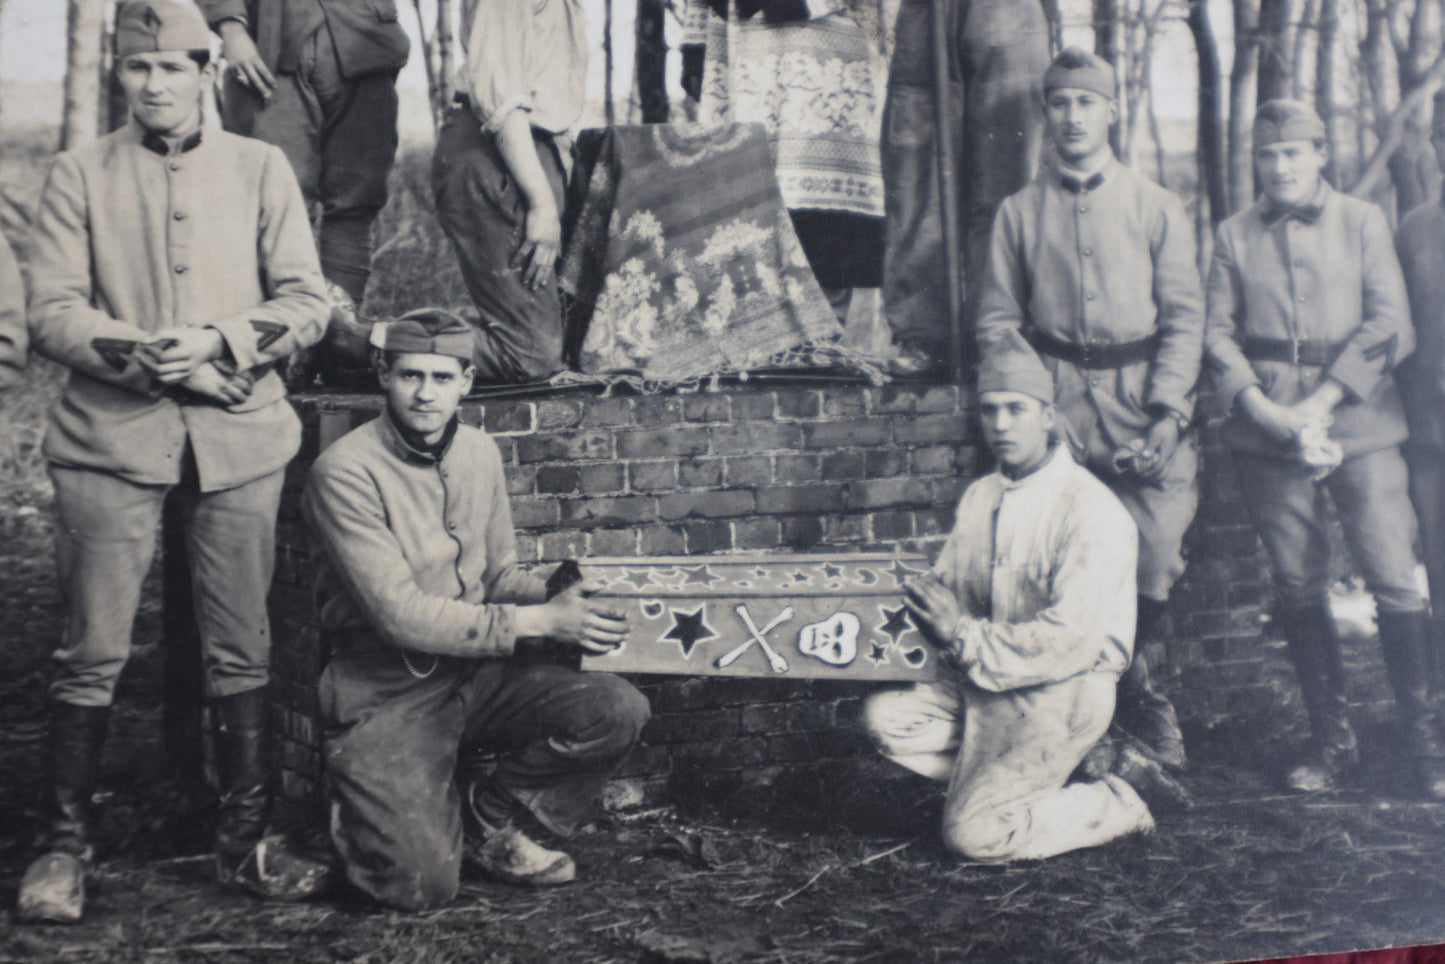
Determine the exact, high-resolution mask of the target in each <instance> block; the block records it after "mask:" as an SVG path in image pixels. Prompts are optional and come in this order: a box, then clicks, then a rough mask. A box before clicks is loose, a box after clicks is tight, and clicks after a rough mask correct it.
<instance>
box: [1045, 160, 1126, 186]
mask: <svg viewBox="0 0 1445 964" xmlns="http://www.w3.org/2000/svg"><path fill="white" fill-rule="evenodd" d="M1113 167H1114V159H1113V158H1112V157H1110V158H1106V159H1105V160H1104V165H1103V166H1102V167H1100V168H1099V169H1098V170H1097V171H1095V172H1094V173H1093V174H1090V175H1088V176H1087V177H1080V176H1079V174H1077V173H1074V172H1071V171H1065V170H1063V169H1062V168H1055V171H1056V172H1057V173H1058V176H1059V186H1060V187H1062V188H1063V189H1064V190H1065V191H1068V192H1069V193H1070V194H1086V193H1088V192H1089V191H1097V190H1098V189H1099V188H1100V187H1101V186H1103V183H1104V181H1106V180H1107V179H1108V177H1109V173H1110V172H1111V171H1112V170H1113Z"/></svg>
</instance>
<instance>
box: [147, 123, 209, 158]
mask: <svg viewBox="0 0 1445 964" xmlns="http://www.w3.org/2000/svg"><path fill="white" fill-rule="evenodd" d="M130 127H131V130H132V131H133V132H134V134H135V139H136V141H137V142H138V143H139V144H140V146H141V147H144V148H145V149H146V150H148V151H150V152H152V153H154V154H159V155H161V156H162V157H165V156H167V155H168V154H170V153H171V147H170V145H169V144H167V143H166V139H165V138H164V137H162V136H161V135H159V134H157V133H156V132H155V131H148V130H146V129H145V128H144V127H142V126H141V125H140V122H139V121H137V120H136V119H135V118H134V117H132V118H131V119H130ZM204 133H205V125H204V124H202V126H200V127H198V128H196V129H195V130H194V131H192V132H191V133H189V134H187V135H186V136H185V137H183V138H181V140H180V143H178V144H177V145H176V151H175V152H176V153H177V154H185V153H187V152H188V151H193V150H195V149H196V148H198V147H200V146H201V136H202V135H203V134H204Z"/></svg>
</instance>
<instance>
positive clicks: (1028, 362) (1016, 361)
mask: <svg viewBox="0 0 1445 964" xmlns="http://www.w3.org/2000/svg"><path fill="white" fill-rule="evenodd" d="M984 392H1020V393H1022V394H1024V395H1028V396H1030V397H1032V398H1037V399H1038V400H1039V401H1041V402H1043V403H1044V404H1045V405H1052V404H1054V377H1053V376H1052V375H1050V374H1049V370H1048V369H1047V368H1045V367H1044V364H1043V362H1041V361H1039V357H1038V356H1037V355H1035V354H1034V353H1033V352H1026V351H1019V352H1009V353H1008V354H1005V355H1001V356H997V357H993V358H988V359H985V360H984V362H983V365H982V366H980V368H979V370H978V393H979V394H980V395H982V394H983V393H984Z"/></svg>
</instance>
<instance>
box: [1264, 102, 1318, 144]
mask: <svg viewBox="0 0 1445 964" xmlns="http://www.w3.org/2000/svg"><path fill="white" fill-rule="evenodd" d="M1324 136H1325V122H1324V121H1322V120H1320V115H1319V114H1316V113H1315V109H1314V108H1313V107H1311V106H1310V105H1309V104H1306V103H1304V102H1303V101H1299V100H1290V99H1288V98H1283V97H1282V98H1280V99H1279V100H1270V101H1266V102H1264V103H1263V104H1260V105H1259V110H1258V111H1256V112H1255V115H1254V146H1255V147H1263V146H1265V145H1266V144H1278V143H1281V142H1282V141H1317V140H1321V139H1323V138H1324Z"/></svg>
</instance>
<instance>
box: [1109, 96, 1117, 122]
mask: <svg viewBox="0 0 1445 964" xmlns="http://www.w3.org/2000/svg"><path fill="white" fill-rule="evenodd" d="M1118 120H1119V101H1118V100H1117V99H1115V100H1111V101H1109V126H1110V127H1113V126H1114V124H1115V123H1116V122H1117V121H1118Z"/></svg>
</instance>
